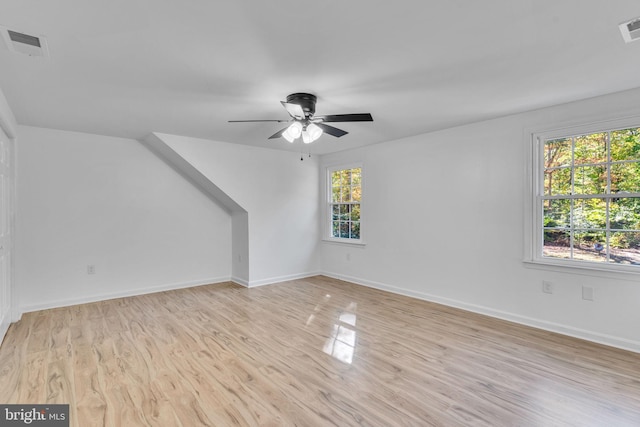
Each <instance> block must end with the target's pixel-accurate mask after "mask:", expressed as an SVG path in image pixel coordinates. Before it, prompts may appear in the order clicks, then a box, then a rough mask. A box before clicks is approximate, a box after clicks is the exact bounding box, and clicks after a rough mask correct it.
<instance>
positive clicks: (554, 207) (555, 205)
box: [544, 199, 571, 228]
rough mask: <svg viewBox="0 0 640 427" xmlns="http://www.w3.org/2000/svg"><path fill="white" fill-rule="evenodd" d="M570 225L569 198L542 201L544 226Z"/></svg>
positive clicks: (561, 226) (560, 226)
mask: <svg viewBox="0 0 640 427" xmlns="http://www.w3.org/2000/svg"><path fill="white" fill-rule="evenodd" d="M570 225H571V200H569V199H557V200H545V201H544V227H553V228H569V226H570Z"/></svg>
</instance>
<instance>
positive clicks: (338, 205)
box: [329, 168, 362, 240]
mask: <svg viewBox="0 0 640 427" xmlns="http://www.w3.org/2000/svg"><path fill="white" fill-rule="evenodd" d="M330 179H331V196H330V198H331V202H330V204H329V205H330V206H329V208H330V212H331V236H332V237H335V238H341V239H357V240H359V239H360V199H361V196H362V169H361V168H352V169H342V170H336V171H332V172H331V176H330Z"/></svg>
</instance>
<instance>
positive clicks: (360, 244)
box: [322, 238, 366, 247]
mask: <svg viewBox="0 0 640 427" xmlns="http://www.w3.org/2000/svg"><path fill="white" fill-rule="evenodd" d="M322 243H330V244H337V245H346V246H357V247H365V246H366V243H365V242H363V241H362V240H357V241H350V240H348V239H330V238H324V239H322Z"/></svg>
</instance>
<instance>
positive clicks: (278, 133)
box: [267, 126, 289, 139]
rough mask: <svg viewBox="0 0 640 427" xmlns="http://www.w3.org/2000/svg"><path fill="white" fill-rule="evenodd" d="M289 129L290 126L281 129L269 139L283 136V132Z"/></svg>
mask: <svg viewBox="0 0 640 427" xmlns="http://www.w3.org/2000/svg"><path fill="white" fill-rule="evenodd" d="M287 129H289V127H288V126H287V127H286V128H284V129H280V130H279V131H278V132H276V133H274V134H273V135H271V136H270V137H269V138H267V139H276V138H280V137H281V136H282V134H283V133H284V131H285V130H287Z"/></svg>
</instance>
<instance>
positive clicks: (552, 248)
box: [542, 230, 571, 258]
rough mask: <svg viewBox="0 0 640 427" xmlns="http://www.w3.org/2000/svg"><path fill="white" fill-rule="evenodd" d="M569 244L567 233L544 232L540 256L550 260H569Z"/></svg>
mask: <svg viewBox="0 0 640 427" xmlns="http://www.w3.org/2000/svg"><path fill="white" fill-rule="evenodd" d="M570 243H571V240H570V239H569V232H568V231H561V230H545V232H544V247H543V248H542V255H543V256H546V257H552V258H570V257H571V247H570Z"/></svg>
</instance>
